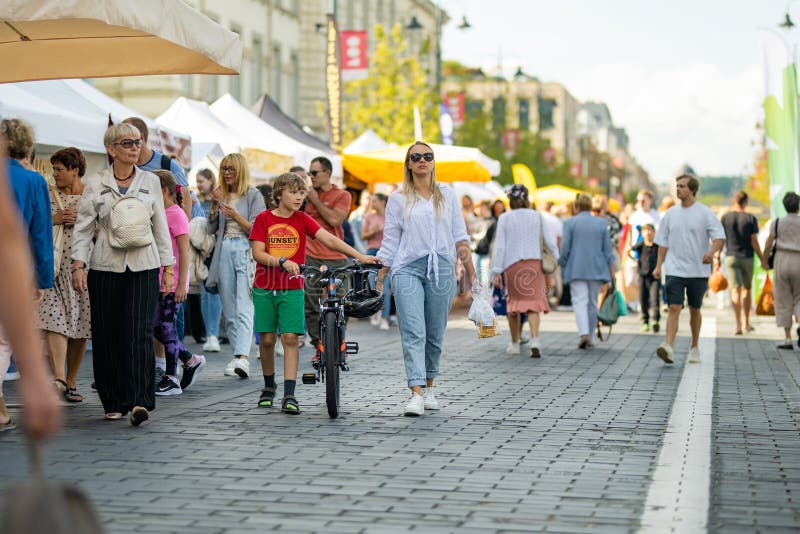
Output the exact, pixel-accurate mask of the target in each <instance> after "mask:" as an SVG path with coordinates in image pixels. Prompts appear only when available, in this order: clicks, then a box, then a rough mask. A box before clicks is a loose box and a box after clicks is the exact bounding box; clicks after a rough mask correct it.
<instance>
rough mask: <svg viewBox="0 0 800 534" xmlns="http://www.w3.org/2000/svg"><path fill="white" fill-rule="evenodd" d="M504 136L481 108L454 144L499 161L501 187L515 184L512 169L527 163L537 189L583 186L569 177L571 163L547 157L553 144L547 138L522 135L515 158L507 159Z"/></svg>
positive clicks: (469, 118)
mask: <svg viewBox="0 0 800 534" xmlns="http://www.w3.org/2000/svg"><path fill="white" fill-rule="evenodd" d="M502 135H503V132H502V131H500V130H498V129H497V128H496V127H495V126H494V124H493V122H492V120H491V117H490V116H489V114H488V113H486V111H485V110H484V109H483V108H480V109H478V110H473V112H472V113H468V114H467V116H466V117H465V118H464V122H463V123H462V124H461V126H459V128H458V129H457V130H456V132H455V143H456V144H457V145H463V146H472V147H476V148H479V149H481V151H482V152H483V153H484V154H486V155H487V156H489V157H491V158H494V159H496V160H497V161H499V162H500V175H499V176H497V177H495V179H496V180H497V181H498V182H500V183H501V184H512V183H514V177H513V175H512V173H511V166H512V165H513V164H515V163H524V164H525V165H527V166H528V167H529V168H530V169H531V171H533V175H534V177H535V178H536V185H537V186H538V187H542V186H545V185H552V184H562V185H566V186H570V187H578V186H580V184H579V183H577V181H576V179H575V178H574V177H572V176H571V175H570V174H569V168H570V162H569V161H568V160H566V159H565V160H564V161H562V162H560V163H559V162H558V161H553V158H548V157H547V155H548V149H550V142H549V141H548V140H547V139H545V138H544V137H542V136H540V135H538V134H534V133H531V132H520V139H519V144H518V145H517V147H516V149H515V150H514V152H513V153H512V154H510V155H506V153H505V152H504V150H503V142H502V139H503V137H502Z"/></svg>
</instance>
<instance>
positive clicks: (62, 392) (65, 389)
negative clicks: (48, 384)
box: [53, 378, 69, 397]
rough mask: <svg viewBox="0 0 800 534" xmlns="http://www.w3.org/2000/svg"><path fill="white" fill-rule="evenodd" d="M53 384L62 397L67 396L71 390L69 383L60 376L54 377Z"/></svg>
mask: <svg viewBox="0 0 800 534" xmlns="http://www.w3.org/2000/svg"><path fill="white" fill-rule="evenodd" d="M53 386H55V388H56V391H57V392H58V394H59V396H61V397H66V396H67V393H68V392H69V386H68V385H67V383H66V382H65V381H64V380H61V379H60V378H54V379H53ZM62 386H63V388H62Z"/></svg>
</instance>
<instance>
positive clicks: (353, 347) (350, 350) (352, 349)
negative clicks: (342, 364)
mask: <svg viewBox="0 0 800 534" xmlns="http://www.w3.org/2000/svg"><path fill="white" fill-rule="evenodd" d="M345 350H346V351H347V354H358V342H357V341H348V342H347V343H345Z"/></svg>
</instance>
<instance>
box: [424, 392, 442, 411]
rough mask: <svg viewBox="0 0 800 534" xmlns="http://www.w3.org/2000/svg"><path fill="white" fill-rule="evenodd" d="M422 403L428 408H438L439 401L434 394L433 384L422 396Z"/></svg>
mask: <svg viewBox="0 0 800 534" xmlns="http://www.w3.org/2000/svg"><path fill="white" fill-rule="evenodd" d="M422 401H423V402H422V405H423V406H424V407H425V409H426V410H438V409H439V401H438V400H436V395H434V394H433V386H431V387H429V388H425V390H424V394H423V396H422Z"/></svg>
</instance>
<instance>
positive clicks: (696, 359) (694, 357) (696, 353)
mask: <svg viewBox="0 0 800 534" xmlns="http://www.w3.org/2000/svg"><path fill="white" fill-rule="evenodd" d="M701 356H702V354H701V353H700V347H692V348H691V349H689V355H688V359H687V361H688V362H689V363H700V358H701Z"/></svg>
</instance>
